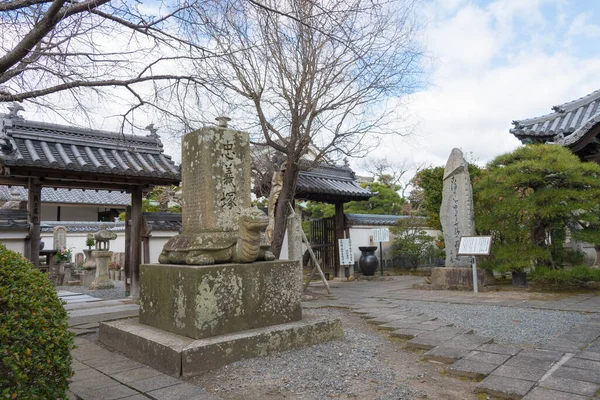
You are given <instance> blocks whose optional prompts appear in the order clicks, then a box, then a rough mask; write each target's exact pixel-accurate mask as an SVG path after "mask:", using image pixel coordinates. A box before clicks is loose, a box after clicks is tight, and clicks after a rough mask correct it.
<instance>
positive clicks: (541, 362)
mask: <svg viewBox="0 0 600 400" xmlns="http://www.w3.org/2000/svg"><path fill="white" fill-rule="evenodd" d="M417 281H421V278H412V277H402V278H396V279H395V280H393V281H383V282H351V283H344V282H334V283H332V289H333V293H334V295H333V296H325V290H324V288H322V287H321V286H320V285H318V284H313V285H311V290H312V291H313V292H316V293H318V294H320V295H322V296H319V297H320V298H323V299H324V300H312V301H308V302H304V303H303V306H304V307H305V308H319V307H331V306H333V307H344V308H349V309H352V310H353V311H354V312H356V313H359V314H361V316H362V317H363V318H365V321H366V322H367V323H370V324H374V325H376V326H377V327H378V329H382V330H385V331H388V332H389V335H390V336H392V337H397V338H401V339H405V340H406V347H408V348H415V349H422V351H425V353H424V355H423V358H424V360H429V361H434V362H442V363H446V364H448V365H449V366H448V373H449V374H453V375H457V376H466V377H470V378H477V379H483V380H482V381H481V382H480V383H479V384H478V389H477V390H478V391H480V392H482V393H488V394H490V395H492V396H495V397H501V398H510V399H521V398H523V399H526V400H538V399H543V400H561V399H572V400H582V399H592V398H594V399H596V398H598V399H600V396H598V395H597V394H598V393H599V392H598V391H599V390H600V340H599V339H598V338H599V337H600V296H595V295H593V294H590V295H587V294H586V295H573V296H565V297H564V298H561V299H560V300H555V301H543V300H536V301H523V300H515V299H501V298H491V297H486V296H479V297H476V298H475V297H474V296H475V295H469V294H466V293H459V292H429V291H420V290H413V289H411V287H412V284H413V283H415V282H417ZM321 292H322V293H321ZM67 297H70V299H69V298H67ZM63 298H64V299H65V300H66V301H67V305H66V306H65V307H66V309H67V310H68V312H69V316H70V325H71V329H72V330H73V331H74V332H75V333H76V334H77V335H83V334H86V333H93V332H95V331H96V328H97V327H98V324H99V323H100V322H102V321H108V320H115V319H121V318H129V317H134V316H137V313H138V307H137V305H135V304H133V303H132V302H131V301H129V300H127V299H123V300H106V301H99V300H98V299H94V298H90V299H85V298H83V297H78V295H77V294H63ZM394 300H419V301H431V302H445V303H453V304H489V305H497V306H501V307H519V308H539V309H549V310H564V311H578V312H587V313H590V314H591V315H592V317H591V318H589V320H588V321H587V322H585V323H582V324H579V325H576V326H574V327H573V328H572V329H571V330H569V331H568V332H566V333H564V334H562V335H560V336H558V337H556V338H555V339H553V340H551V341H550V342H549V343H547V344H545V345H543V346H541V347H540V348H536V349H520V348H515V347H508V346H502V345H498V344H494V343H493V341H492V339H491V338H486V337H482V336H480V335H477V332H473V330H470V329H465V328H457V327H455V326H452V324H448V323H444V322H441V321H439V320H437V319H436V318H434V317H431V316H428V315H425V314H422V313H419V312H416V311H412V310H410V308H409V307H407V306H396V305H394V303H393V301H394ZM76 343H77V345H78V346H79V347H78V348H77V349H75V350H74V351H73V359H74V361H73V369H74V371H75V375H74V376H73V378H72V383H71V385H70V391H71V393H70V396H71V398H72V399H83V400H101V399H106V400H111V399H129V400H134V399H135V400H137V399H156V400H158V399H161V400H162V399H166V400H169V399H218V397H216V396H214V395H212V394H210V393H208V392H207V391H206V390H204V389H202V388H200V387H198V386H193V385H190V384H188V383H186V382H183V381H181V380H179V379H176V378H173V377H170V376H167V375H164V374H162V373H160V372H158V371H156V370H154V369H152V368H149V367H146V366H144V365H142V364H139V363H137V362H135V361H133V360H131V359H129V358H127V357H124V356H121V355H119V354H116V353H113V352H110V351H109V350H106V349H104V348H103V347H101V346H98V345H96V344H94V343H92V342H89V341H87V340H85V339H83V338H81V337H79V338H77V339H76Z"/></svg>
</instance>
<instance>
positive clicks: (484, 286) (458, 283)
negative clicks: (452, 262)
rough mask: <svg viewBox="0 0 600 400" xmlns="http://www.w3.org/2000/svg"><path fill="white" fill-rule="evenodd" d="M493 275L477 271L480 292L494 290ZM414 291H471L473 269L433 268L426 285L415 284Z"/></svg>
mask: <svg viewBox="0 0 600 400" xmlns="http://www.w3.org/2000/svg"><path fill="white" fill-rule="evenodd" d="M429 282H431V283H429ZM495 284H496V278H494V273H493V272H492V271H488V270H485V269H478V270H477V287H478V290H480V291H482V292H483V291H486V290H496V287H495V286H494V285H495ZM414 287H415V289H431V290H473V269H471V268H450V267H443V268H433V269H432V270H431V277H430V279H428V280H426V283H417V284H415V285H414Z"/></svg>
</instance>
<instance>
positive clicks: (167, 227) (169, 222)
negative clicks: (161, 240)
mask: <svg viewBox="0 0 600 400" xmlns="http://www.w3.org/2000/svg"><path fill="white" fill-rule="evenodd" d="M143 215H144V219H145V220H146V221H147V222H148V224H150V226H151V227H152V230H153V231H176V232H179V230H181V228H182V226H183V225H182V224H181V214H179V213H171V212H153V213H150V212H145V213H143Z"/></svg>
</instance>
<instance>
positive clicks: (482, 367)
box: [448, 359, 498, 379]
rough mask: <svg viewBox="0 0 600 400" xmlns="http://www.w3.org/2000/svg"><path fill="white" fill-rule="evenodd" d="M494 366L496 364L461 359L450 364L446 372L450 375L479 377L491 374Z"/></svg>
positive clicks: (496, 366)
mask: <svg viewBox="0 0 600 400" xmlns="http://www.w3.org/2000/svg"><path fill="white" fill-rule="evenodd" d="M496 368H498V365H497V364H486V363H483V362H479V361H474V360H467V359H462V360H458V361H456V362H455V363H454V364H452V365H451V366H450V367H449V368H448V373H449V374H450V375H457V376H466V377H467V378H473V379H480V378H484V377H486V376H488V375H489V374H491V373H492V371H494V370H495V369H496Z"/></svg>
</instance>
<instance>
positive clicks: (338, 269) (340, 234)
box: [334, 202, 345, 278]
mask: <svg viewBox="0 0 600 400" xmlns="http://www.w3.org/2000/svg"><path fill="white" fill-rule="evenodd" d="M344 229H345V226H344V203H342V202H339V203H335V238H334V243H335V250H334V251H335V254H334V257H335V276H336V277H339V278H343V277H344V270H343V267H342V266H341V265H340V250H339V243H338V239H343V238H344Z"/></svg>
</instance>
